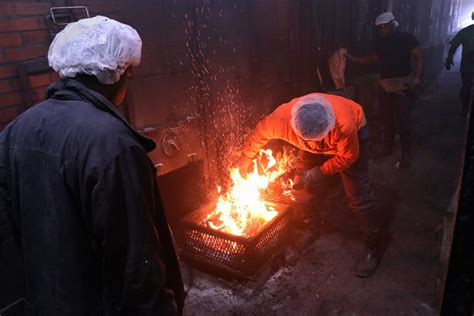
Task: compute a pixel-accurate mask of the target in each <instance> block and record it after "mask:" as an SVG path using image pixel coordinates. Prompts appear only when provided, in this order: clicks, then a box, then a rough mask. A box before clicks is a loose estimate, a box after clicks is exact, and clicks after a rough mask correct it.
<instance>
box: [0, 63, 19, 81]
mask: <svg viewBox="0 0 474 316" xmlns="http://www.w3.org/2000/svg"><path fill="white" fill-rule="evenodd" d="M17 75H18V72H17V67H16V65H6V66H0V78H8V77H15V76H17Z"/></svg>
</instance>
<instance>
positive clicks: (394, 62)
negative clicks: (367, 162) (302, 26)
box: [347, 12, 423, 168]
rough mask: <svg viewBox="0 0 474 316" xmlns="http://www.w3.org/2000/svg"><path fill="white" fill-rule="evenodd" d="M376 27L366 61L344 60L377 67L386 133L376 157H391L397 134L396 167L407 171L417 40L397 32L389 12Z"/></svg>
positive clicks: (418, 67) (419, 65)
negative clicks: (377, 65) (375, 38)
mask: <svg viewBox="0 0 474 316" xmlns="http://www.w3.org/2000/svg"><path fill="white" fill-rule="evenodd" d="M375 25H376V27H377V31H378V35H379V38H378V40H377V41H376V43H375V52H374V53H373V54H372V55H370V56H366V57H354V56H351V55H348V56H347V57H348V60H349V61H350V62H354V63H358V64H376V63H380V78H381V81H380V83H381V84H380V86H379V91H378V101H379V109H380V112H381V115H382V120H383V123H384V129H385V132H384V143H383V148H382V149H381V150H380V151H378V152H376V154H375V156H376V157H384V156H389V155H391V154H392V151H393V146H394V143H395V134H398V135H399V137H400V148H401V156H400V159H399V160H398V162H397V164H396V167H397V168H406V167H410V166H411V137H412V135H411V122H410V116H411V109H412V107H413V104H414V101H415V92H416V90H417V88H418V86H419V85H420V83H421V76H422V70H423V57H422V53H421V48H420V47H419V43H418V40H417V39H416V38H415V37H414V36H413V35H411V34H409V33H408V32H405V31H401V30H400V29H399V23H398V22H397V21H396V20H395V17H394V16H393V14H392V13H391V12H385V13H382V14H381V15H379V16H378V17H377V18H376V19H375ZM412 60H413V64H414V67H412Z"/></svg>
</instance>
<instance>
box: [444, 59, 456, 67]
mask: <svg viewBox="0 0 474 316" xmlns="http://www.w3.org/2000/svg"><path fill="white" fill-rule="evenodd" d="M444 66H445V67H446V70H451V66H454V61H453V57H451V56H448V58H446V63H445V64H444Z"/></svg>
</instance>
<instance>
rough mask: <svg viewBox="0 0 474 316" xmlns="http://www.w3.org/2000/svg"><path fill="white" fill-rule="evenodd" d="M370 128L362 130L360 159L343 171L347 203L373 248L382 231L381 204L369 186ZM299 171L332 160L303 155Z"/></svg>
mask: <svg viewBox="0 0 474 316" xmlns="http://www.w3.org/2000/svg"><path fill="white" fill-rule="evenodd" d="M368 139H369V129H368V128H367V126H364V127H362V128H361V129H360V130H359V158H358V159H357V160H356V161H355V162H354V163H353V164H352V165H351V166H350V167H349V168H347V169H346V170H343V171H342V172H340V175H341V180H342V183H343V186H344V191H345V194H346V198H347V201H348V203H349V206H350V208H351V209H352V211H353V213H354V214H355V215H356V217H357V220H358V222H359V227H360V230H361V231H362V232H363V233H364V234H365V240H366V243H368V246H369V247H370V246H371V243H373V239H374V238H372V236H373V235H374V234H377V233H378V232H379V230H380V225H379V221H378V211H377V210H378V205H377V199H376V197H375V194H374V192H373V190H372V187H371V185H370V179H369V167H368V150H367V144H368ZM298 157H299V162H298V166H300V169H309V168H312V167H314V166H318V165H321V164H323V163H324V161H326V160H328V159H330V158H331V156H327V155H318V154H312V153H309V152H301V151H300V153H299V155H298Z"/></svg>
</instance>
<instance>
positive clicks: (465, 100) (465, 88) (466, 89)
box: [459, 71, 474, 109]
mask: <svg viewBox="0 0 474 316" xmlns="http://www.w3.org/2000/svg"><path fill="white" fill-rule="evenodd" d="M473 77H474V72H466V71H461V80H462V87H461V91H460V92H459V97H460V98H461V103H462V107H463V109H467V108H468V106H469V101H470V100H471V89H472V81H473V80H472V79H473Z"/></svg>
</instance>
